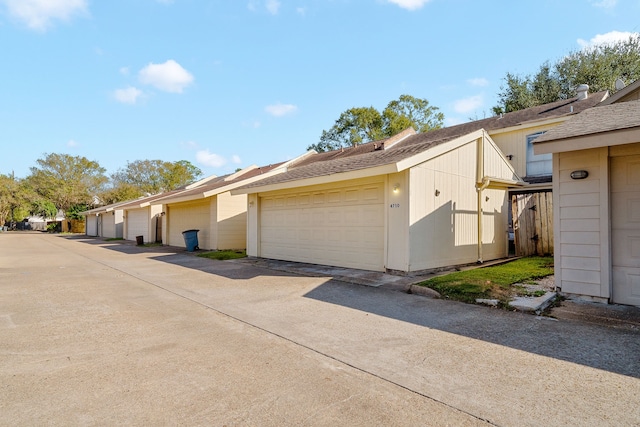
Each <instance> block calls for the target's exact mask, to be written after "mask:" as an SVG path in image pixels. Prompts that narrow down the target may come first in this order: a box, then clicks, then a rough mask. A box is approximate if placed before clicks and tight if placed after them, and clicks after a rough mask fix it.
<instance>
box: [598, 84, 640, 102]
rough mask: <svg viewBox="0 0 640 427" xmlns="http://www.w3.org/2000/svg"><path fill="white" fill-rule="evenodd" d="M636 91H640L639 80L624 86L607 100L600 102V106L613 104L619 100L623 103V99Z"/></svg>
mask: <svg viewBox="0 0 640 427" xmlns="http://www.w3.org/2000/svg"><path fill="white" fill-rule="evenodd" d="M638 90H640V79H638V80H636V81H635V82H633V83H630V84H628V85H626V86H625V87H623V88H622V89H620V90H619V91H617V92H616V93H614V94H613V95H611V96H610V97H609V98H607V99H605V100H604V101H602V105H609V104H613V103H616V102H618V101H620V100H623V101H624V99H623V98H625V97H626V96H627V95H630V94H632V93H634V92H636V91H638Z"/></svg>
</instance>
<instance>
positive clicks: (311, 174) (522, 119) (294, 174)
mask: <svg viewBox="0 0 640 427" xmlns="http://www.w3.org/2000/svg"><path fill="white" fill-rule="evenodd" d="M607 96H608V92H607V91H603V92H597V93H594V94H591V95H589V96H588V97H587V98H586V99H578V98H577V97H575V98H572V99H568V100H561V101H556V102H552V103H549V104H544V105H539V106H535V107H531V108H527V109H525V110H520V111H514V112H511V113H507V114H503V115H501V116H495V117H490V118H487V119H482V120H476V121H473V122H468V123H463V124H460V125H456V126H450V127H446V128H442V129H436V130H432V131H429V132H425V133H421V134H416V133H415V132H409V130H407V131H404V132H402V133H401V134H399V135H396V136H394V137H391V138H387V139H383V140H380V141H374V142H368V143H365V144H361V145H358V146H356V147H352V148H344V149H339V150H334V151H328V152H324V153H316V154H313V155H310V156H307V157H306V158H304V159H302V160H300V161H297V162H293V163H292V164H290V165H289V166H288V167H287V170H286V172H284V173H282V174H279V175H276V176H272V177H269V178H265V179H261V180H259V181H256V182H253V183H250V184H247V185H243V186H242V187H240V188H239V189H236V190H234V191H233V194H241V193H250V192H254V191H258V190H257V188H259V187H267V186H274V185H275V186H279V187H282V188H284V187H286V186H287V184H285V183H293V182H294V181H299V180H312V179H314V178H319V177H326V178H325V179H324V180H325V181H330V180H332V178H328V177H330V176H331V175H334V174H347V173H352V174H351V175H354V176H355V175H358V172H359V171H360V174H364V173H365V172H364V170H366V169H371V170H370V171H369V172H368V174H369V175H373V174H384V173H394V172H398V171H399V170H403V169H404V168H406V167H411V160H410V159H414V158H415V159H421V160H420V161H421V162H422V161H426V160H428V158H429V157H430V156H431V157H432V156H435V155H437V154H439V153H441V152H442V151H431V152H430V153H429V154H424V155H422V156H418V155H419V154H421V153H425V152H426V151H428V150H434V149H435V147H437V146H441V145H443V144H446V143H448V142H450V141H454V140H457V141H458V142H459V143H461V142H462V141H466V142H468V141H469V140H471V139H474V138H478V137H481V136H482V135H483V133H484V132H488V133H489V134H491V132H492V131H498V130H502V129H507V128H512V127H516V126H524V125H526V124H532V123H535V122H540V121H545V120H550V119H558V118H565V117H567V116H572V115H576V114H578V113H579V112H581V111H584V110H586V109H588V108H591V107H593V106H595V105H597V104H598V103H599V102H601V101H602V100H603V99H606V97H607ZM399 136H401V137H400V138H398V137H399ZM452 144H453V145H455V143H453V142H452ZM385 146H386V147H390V148H388V149H385ZM442 149H443V150H446V148H442ZM416 156H417V157H416ZM407 165H409V166H407ZM341 179H349V178H348V177H346V176H343V177H341ZM514 181H518V182H519V178H518V179H517V180H514ZM288 186H291V185H288Z"/></svg>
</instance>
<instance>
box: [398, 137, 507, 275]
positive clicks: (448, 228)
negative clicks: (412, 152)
mask: <svg viewBox="0 0 640 427" xmlns="http://www.w3.org/2000/svg"><path fill="white" fill-rule="evenodd" d="M485 144H486V142H485ZM485 151H487V150H485ZM476 153H477V143H475V142H472V143H469V144H466V145H464V146H462V147H459V148H458V149H456V150H452V151H450V152H447V153H445V154H443V155H441V156H438V157H436V158H434V159H431V160H429V161H426V162H424V163H422V164H420V165H417V166H414V167H413V168H411V171H410V187H411V196H412V197H411V208H410V214H409V228H410V231H409V239H410V254H411V259H410V270H409V271H420V270H428V269H433V268H438V267H443V266H448V265H457V264H466V263H472V262H475V261H476V260H477V256H478V216H477V211H478V199H477V197H478V196H477V192H476V167H477V165H476V158H477V156H476ZM493 167H495V168H500V166H498V165H497V164H496V165H494V166H493ZM506 202H507V194H506V191H505V190H504V189H502V190H501V189H491V188H488V189H485V190H484V191H483V199H482V203H483V206H482V208H483V229H484V233H483V254H484V258H485V259H492V258H499V257H501V256H504V255H505V254H506V247H507V246H506V238H507V235H506V224H507V210H506V207H507V204H506Z"/></svg>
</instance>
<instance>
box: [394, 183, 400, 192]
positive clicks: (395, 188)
mask: <svg viewBox="0 0 640 427" xmlns="http://www.w3.org/2000/svg"><path fill="white" fill-rule="evenodd" d="M398 191H400V184H396V185H394V186H393V192H394V193H397V192H398Z"/></svg>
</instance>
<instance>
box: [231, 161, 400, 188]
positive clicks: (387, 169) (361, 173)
mask: <svg viewBox="0 0 640 427" xmlns="http://www.w3.org/2000/svg"><path fill="white" fill-rule="evenodd" d="M395 172H399V170H398V167H397V163H389V164H386V165H380V166H374V167H371V168H364V169H358V170H353V171H348V172H339V173H333V174H329V175H320V176H315V177H312V178H304V179H295V180H291V181H285V182H278V183H275V184H267V185H262V186H255V187H240V188H237V189H235V190H232V191H231V195H238V194H254V193H266V192H269V191H276V190H287V189H291V188H298V187H307V186H310V185H320V184H329V183H333V182H340V181H349V180H352V179H359V178H368V177H371V176H377V175H386V174H388V173H395Z"/></svg>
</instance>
